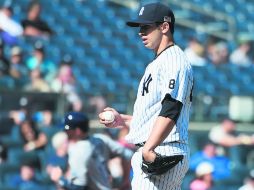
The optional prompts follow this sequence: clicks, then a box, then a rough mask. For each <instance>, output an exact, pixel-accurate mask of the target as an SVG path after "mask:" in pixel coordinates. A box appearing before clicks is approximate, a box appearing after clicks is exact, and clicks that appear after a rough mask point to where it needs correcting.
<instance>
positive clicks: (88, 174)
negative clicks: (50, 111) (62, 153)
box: [64, 112, 133, 190]
mask: <svg viewBox="0 0 254 190" xmlns="http://www.w3.org/2000/svg"><path fill="white" fill-rule="evenodd" d="M64 124H65V131H66V132H67V134H68V137H69V141H70V144H69V149H68V156H69V159H68V162H69V167H70V179H69V181H70V182H69V183H66V181H65V184H64V186H65V187H66V188H67V189H70V190H110V189H112V187H111V183H110V173H109V170H108V168H107V163H108V161H109V159H110V158H112V157H114V156H121V157H122V158H123V159H126V160H130V159H131V157H132V154H133V152H132V151H131V150H129V149H127V148H125V147H123V146H122V145H120V144H119V143H118V142H116V141H114V140H113V139H111V138H110V137H109V136H107V135H104V134H100V133H97V134H93V135H91V134H90V135H89V133H88V132H89V120H88V118H87V117H86V116H85V115H84V114H82V113H80V112H70V113H68V114H67V115H66V116H65V122H64Z"/></svg>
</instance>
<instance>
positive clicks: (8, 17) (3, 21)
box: [0, 4, 23, 45]
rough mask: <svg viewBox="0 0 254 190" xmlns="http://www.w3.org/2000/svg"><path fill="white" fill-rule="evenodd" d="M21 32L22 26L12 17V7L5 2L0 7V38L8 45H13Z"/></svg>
mask: <svg viewBox="0 0 254 190" xmlns="http://www.w3.org/2000/svg"><path fill="white" fill-rule="evenodd" d="M22 34H23V28H22V26H21V25H20V23H18V22H17V21H15V20H14V19H13V18H12V7H11V5H10V4H5V5H4V6H3V7H2V8H1V9H0V38H2V39H3V40H4V42H5V43H6V44H8V45H14V44H16V43H17V41H18V37H19V36H21V35H22Z"/></svg>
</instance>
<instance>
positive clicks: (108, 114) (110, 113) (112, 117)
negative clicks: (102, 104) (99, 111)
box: [103, 111, 115, 123]
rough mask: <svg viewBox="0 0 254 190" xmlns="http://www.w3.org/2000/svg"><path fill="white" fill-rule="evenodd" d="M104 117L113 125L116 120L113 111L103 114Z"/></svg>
mask: <svg viewBox="0 0 254 190" xmlns="http://www.w3.org/2000/svg"><path fill="white" fill-rule="evenodd" d="M103 117H104V119H105V121H107V122H110V123H112V122H113V121H114V120H115V115H114V113H113V112H112V111H105V112H103Z"/></svg>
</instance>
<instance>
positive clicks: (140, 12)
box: [138, 7, 145, 16]
mask: <svg viewBox="0 0 254 190" xmlns="http://www.w3.org/2000/svg"><path fill="white" fill-rule="evenodd" d="M144 10H145V7H142V8H141V9H140V11H139V14H138V15H139V16H140V15H142V14H143V12H144Z"/></svg>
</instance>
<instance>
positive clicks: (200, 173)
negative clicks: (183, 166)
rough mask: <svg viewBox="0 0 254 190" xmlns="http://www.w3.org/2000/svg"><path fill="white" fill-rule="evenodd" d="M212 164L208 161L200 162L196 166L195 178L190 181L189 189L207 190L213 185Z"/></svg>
mask: <svg viewBox="0 0 254 190" xmlns="http://www.w3.org/2000/svg"><path fill="white" fill-rule="evenodd" d="M213 171H214V168H213V166H212V165H211V164H210V163H209V162H201V163H200V164H199V165H198V166H197V168H196V178H195V179H194V180H193V181H192V182H191V183H190V190H209V189H211V188H212V187H213V177H212V172H213Z"/></svg>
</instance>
